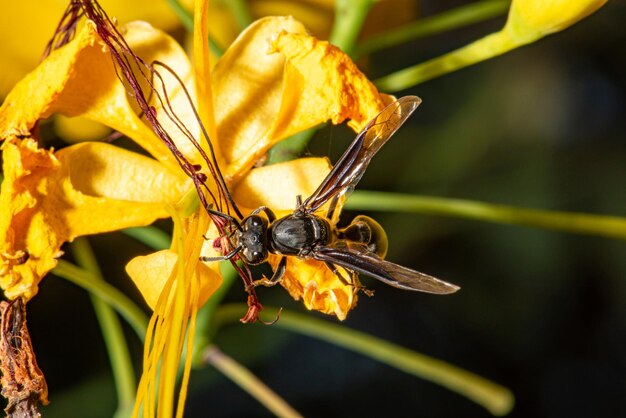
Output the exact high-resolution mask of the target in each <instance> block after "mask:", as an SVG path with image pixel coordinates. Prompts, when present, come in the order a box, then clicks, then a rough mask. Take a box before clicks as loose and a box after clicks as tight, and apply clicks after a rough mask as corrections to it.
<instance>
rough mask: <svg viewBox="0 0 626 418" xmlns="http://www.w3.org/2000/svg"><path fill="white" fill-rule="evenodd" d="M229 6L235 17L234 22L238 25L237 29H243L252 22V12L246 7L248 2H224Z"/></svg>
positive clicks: (236, 0)
mask: <svg viewBox="0 0 626 418" xmlns="http://www.w3.org/2000/svg"><path fill="white" fill-rule="evenodd" d="M226 4H227V5H228V7H229V8H230V12H231V13H232V14H233V17H234V18H235V22H237V25H238V26H239V31H243V30H244V29H245V28H247V27H248V25H250V23H252V20H253V19H252V14H251V13H250V9H249V8H248V2H247V1H246V0H228V1H227V2H226Z"/></svg>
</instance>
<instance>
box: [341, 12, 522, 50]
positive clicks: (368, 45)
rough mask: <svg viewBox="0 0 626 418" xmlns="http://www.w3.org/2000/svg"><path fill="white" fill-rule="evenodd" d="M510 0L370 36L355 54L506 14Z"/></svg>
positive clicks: (421, 20)
mask: <svg viewBox="0 0 626 418" xmlns="http://www.w3.org/2000/svg"><path fill="white" fill-rule="evenodd" d="M509 4H510V1H508V0H484V1H479V2H474V3H470V4H467V5H463V6H459V7H456V8H454V9H451V10H446V11H445V12H442V13H439V14H437V15H434V16H430V17H426V18H423V19H419V20H417V21H415V22H411V23H409V24H407V25H404V26H401V27H399V28H396V29H392V30H390V31H388V32H385V33H383V34H380V35H378V36H373V37H371V38H368V39H366V40H364V41H363V42H361V43H359V44H358V45H357V47H356V48H355V51H354V54H353V55H354V57H356V58H358V57H362V56H364V55H367V54H371V53H372V52H376V51H379V50H381V49H384V48H389V47H392V46H395V45H399V44H401V43H403V42H408V41H412V40H416V39H420V38H425V37H427V36H433V35H438V34H440V33H444V32H448V31H451V30H455V29H459V28H462V27H465V26H469V25H472V24H475V23H479V22H483V21H485V20H488V19H493V18H494V17H498V16H502V15H504V14H505V13H506V12H507V10H508V9H509Z"/></svg>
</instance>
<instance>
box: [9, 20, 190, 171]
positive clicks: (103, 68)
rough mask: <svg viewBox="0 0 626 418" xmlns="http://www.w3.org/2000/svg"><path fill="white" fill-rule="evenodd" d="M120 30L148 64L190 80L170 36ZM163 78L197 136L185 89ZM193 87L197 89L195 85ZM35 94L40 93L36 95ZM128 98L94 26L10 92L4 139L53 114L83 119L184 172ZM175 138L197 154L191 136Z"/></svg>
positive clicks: (137, 27)
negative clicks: (124, 137)
mask: <svg viewBox="0 0 626 418" xmlns="http://www.w3.org/2000/svg"><path fill="white" fill-rule="evenodd" d="M121 31H122V32H123V34H124V36H125V38H126V40H127V41H128V43H129V45H130V46H131V48H133V49H134V50H135V52H136V53H137V54H138V55H140V56H141V57H142V58H143V59H144V60H146V62H152V61H154V60H159V61H162V62H166V63H167V64H168V65H169V66H170V67H172V68H173V69H174V70H175V71H176V73H177V74H178V75H179V76H180V77H181V78H182V79H183V80H186V81H188V80H191V78H192V74H191V68H190V64H189V62H188V60H187V58H186V55H185V53H184V51H183V50H182V49H181V48H180V46H178V44H177V43H176V42H175V41H174V40H173V39H172V38H170V37H169V36H168V35H166V34H165V33H163V32H161V31H158V30H156V29H154V28H152V27H151V26H150V25H148V24H147V23H142V22H133V23H131V24H128V25H126V26H124V27H123V28H122V29H121ZM164 78H165V80H166V86H167V88H168V93H169V101H170V103H171V104H172V106H174V107H175V108H176V109H177V115H178V116H179V118H180V119H181V120H182V121H183V123H185V125H186V126H187V127H188V128H189V129H190V130H191V131H192V132H197V130H198V128H197V123H196V122H195V117H194V116H193V113H192V111H191V107H190V106H188V105H186V103H187V102H186V99H185V98H184V97H183V96H184V95H183V94H181V93H182V90H181V88H180V87H179V86H178V85H177V83H176V82H175V81H173V78H172V77H171V76H167V75H165V77H164ZM157 85H159V84H158V83H157ZM189 85H190V86H192V84H191V82H190V81H189ZM33 91H37V94H32V92H33ZM190 92H193V89H191V90H190ZM128 99H129V98H128V95H127V92H126V89H125V88H124V85H123V84H122V83H121V82H120V80H119V78H118V77H117V75H116V72H115V69H114V67H113V63H112V60H111V56H110V54H109V53H108V52H107V50H106V48H104V46H103V44H102V43H101V41H100V39H99V37H98V34H97V33H96V30H95V27H94V25H93V24H87V25H85V26H84V27H83V29H82V30H81V31H80V32H79V33H78V34H77V35H76V38H75V39H74V40H73V41H72V42H70V43H69V44H68V45H66V46H65V47H63V48H61V49H58V50H56V51H53V52H52V54H51V55H50V56H49V57H48V58H47V59H46V60H45V61H44V62H43V63H42V64H41V65H39V66H38V67H37V68H36V69H35V70H34V71H33V72H31V73H30V74H28V75H27V76H26V77H25V78H24V79H23V80H22V81H20V82H19V83H18V84H17V85H16V86H15V88H14V89H13V90H12V91H11V93H9V95H8V96H7V98H6V100H5V102H4V104H3V106H2V108H0V139H2V138H5V137H7V136H8V135H16V136H29V135H30V131H31V129H33V127H34V126H35V124H36V123H37V121H38V120H40V119H44V118H47V117H49V116H51V115H52V114H54V113H61V114H63V115H65V116H84V117H87V118H89V119H91V120H94V121H97V122H100V123H102V124H104V125H106V126H109V127H111V128H113V129H115V130H117V131H119V132H121V133H123V134H125V135H127V136H128V137H130V138H132V139H134V140H135V141H136V142H137V143H138V144H139V145H141V146H142V147H143V148H144V149H146V151H148V152H149V153H150V154H152V155H153V156H154V157H155V158H157V159H158V160H160V161H162V162H165V163H167V164H169V165H170V167H171V168H172V169H173V170H177V171H179V168H178V165H177V163H176V162H174V160H173V157H172V155H171V153H170V151H169V150H168V149H167V147H166V146H165V145H164V143H163V142H162V141H161V140H160V139H158V138H157V137H156V135H155V134H154V133H153V131H152V129H151V127H149V126H147V125H146V124H145V123H144V122H143V121H142V120H141V119H140V118H139V117H138V116H137V114H136V111H135V110H134V108H133V105H131V103H130V102H129V100H128ZM157 109H158V107H157ZM161 120H162V121H163V124H164V127H165V129H166V130H168V131H170V132H174V130H173V129H171V123H168V122H167V119H166V118H164V117H162V118H161ZM174 139H175V140H176V139H177V140H178V142H177V145H178V146H179V148H180V149H181V150H182V151H183V152H184V153H188V155H195V151H194V150H193V148H192V147H191V144H190V143H189V141H188V140H187V139H186V138H176V137H175V138H174Z"/></svg>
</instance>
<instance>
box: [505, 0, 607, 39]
mask: <svg viewBox="0 0 626 418" xmlns="http://www.w3.org/2000/svg"><path fill="white" fill-rule="evenodd" d="M606 2H607V0H513V3H512V4H511V10H510V11H509V18H508V20H507V23H506V26H505V30H506V31H507V32H508V33H509V36H511V38H513V39H515V40H516V41H518V42H519V43H521V44H523V43H529V42H532V41H535V40H537V39H539V38H541V37H543V36H546V35H549V34H551V33H554V32H558V31H561V30H563V29H565V28H567V27H568V26H571V25H573V24H574V23H576V22H578V21H579V20H582V19H584V18H585V17H587V16H589V15H590V14H592V13H593V12H595V11H596V10H598V9H599V8H600V7H602V6H603V5H604V4H605V3H606Z"/></svg>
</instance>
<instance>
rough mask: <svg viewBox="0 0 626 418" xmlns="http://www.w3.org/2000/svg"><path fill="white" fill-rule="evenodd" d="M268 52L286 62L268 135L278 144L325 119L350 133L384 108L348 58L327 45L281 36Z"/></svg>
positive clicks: (311, 39)
mask: <svg viewBox="0 0 626 418" xmlns="http://www.w3.org/2000/svg"><path fill="white" fill-rule="evenodd" d="M272 47H273V51H275V52H280V53H281V54H282V55H284V56H285V57H286V60H287V62H286V68H285V79H284V83H285V87H286V88H285V89H284V91H283V93H284V95H283V99H282V108H281V113H280V115H279V116H278V117H277V121H276V122H275V124H274V127H273V130H272V132H271V135H273V136H276V137H278V138H283V137H286V136H289V135H292V134H294V133H296V132H299V131H302V130H304V129H306V128H308V127H310V126H315V125H317V124H319V123H322V122H325V121H326V120H328V119H330V120H331V121H332V123H334V124H338V123H341V122H343V121H344V120H346V119H350V122H349V123H348V125H349V126H350V127H351V128H352V129H354V130H355V131H358V130H360V129H361V128H363V127H364V126H365V124H366V123H367V122H369V121H370V119H371V118H373V117H374V116H376V115H377V114H378V113H379V112H380V111H381V110H382V109H383V107H384V106H385V104H386V103H387V102H389V96H386V95H381V94H379V93H378V90H376V87H374V85H373V84H372V82H371V81H369V80H368V79H367V77H366V76H365V75H364V74H363V73H362V72H361V71H360V70H359V69H358V68H357V66H356V64H354V62H352V60H351V59H350V57H348V56H347V55H346V54H344V53H343V52H342V51H341V50H340V49H339V48H337V47H335V46H333V45H331V44H329V43H328V42H326V41H320V40H318V39H316V38H314V37H312V36H309V35H306V34H301V33H289V32H287V31H283V32H281V33H279V34H278V36H277V37H276V38H275V39H274V41H273V42H272Z"/></svg>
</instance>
